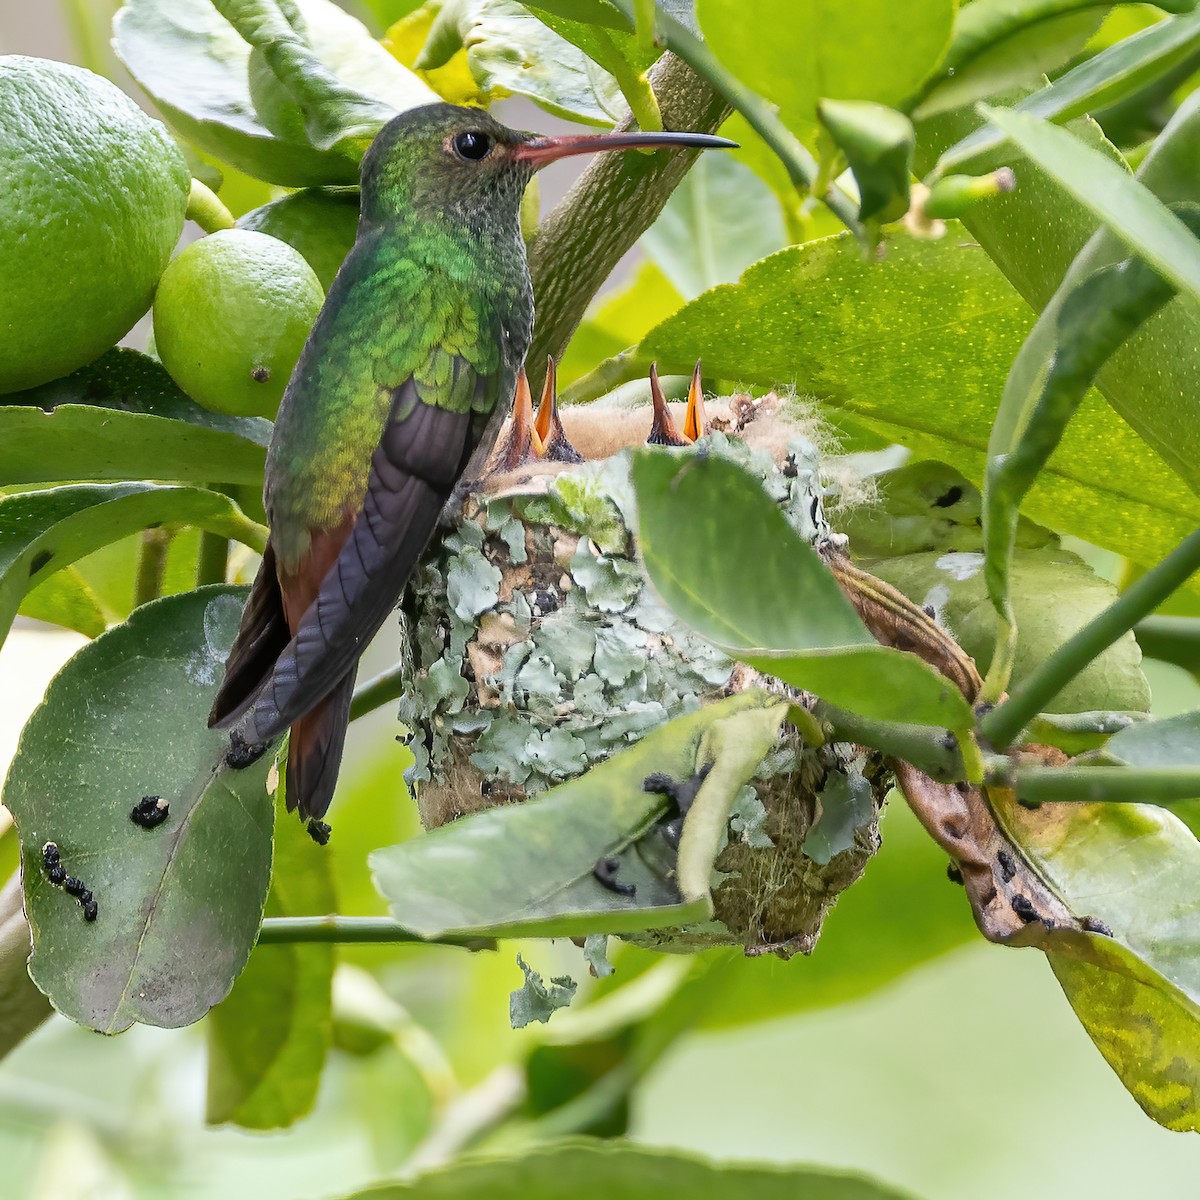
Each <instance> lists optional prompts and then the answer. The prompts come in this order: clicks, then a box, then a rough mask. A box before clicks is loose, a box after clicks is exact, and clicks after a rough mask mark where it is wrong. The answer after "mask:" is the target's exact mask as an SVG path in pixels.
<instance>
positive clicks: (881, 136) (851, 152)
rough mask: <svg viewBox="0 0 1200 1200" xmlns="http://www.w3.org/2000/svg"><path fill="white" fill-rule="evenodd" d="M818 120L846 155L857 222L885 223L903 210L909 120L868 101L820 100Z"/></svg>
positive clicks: (909, 155)
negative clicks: (854, 186)
mask: <svg viewBox="0 0 1200 1200" xmlns="http://www.w3.org/2000/svg"><path fill="white" fill-rule="evenodd" d="M817 113H818V116H819V117H820V119H821V124H822V125H823V126H824V127H825V129H826V130H827V131H828V133H829V135H830V137H832V138H833V140H834V142H835V144H836V145H837V147H838V149H839V150H841V152H842V153H843V154H844V155H845V156H846V161H847V162H848V163H849V164H850V170H851V171H852V172H853V174H854V181H855V183H857V184H858V195H859V209H858V218H859V220H860V221H878V222H880V223H886V222H888V221H895V220H898V219H899V218H900V217H902V216H904V214H905V213H906V212H907V211H908V199H909V175H910V174H911V172H912V156H913V141H914V136H915V135H914V134H913V127H912V122H911V121H910V120H909V119H908V118H907V117H906V116H905V115H904V114H903V113H899V112H897V111H896V110H895V109H894V108H888V107H887V106H886V105H884V104H875V103H873V102H871V101H869V100H822V101H821V102H820V103H819V104H818V105H817Z"/></svg>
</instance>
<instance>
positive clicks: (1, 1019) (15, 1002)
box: [0, 874, 53, 1058]
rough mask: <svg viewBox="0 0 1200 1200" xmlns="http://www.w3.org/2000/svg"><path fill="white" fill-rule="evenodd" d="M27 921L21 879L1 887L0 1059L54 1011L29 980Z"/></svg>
mask: <svg viewBox="0 0 1200 1200" xmlns="http://www.w3.org/2000/svg"><path fill="white" fill-rule="evenodd" d="M30 945H31V942H30V936H29V922H28V921H26V920H25V914H24V913H23V912H22V911H21V879H20V876H19V875H15V874H14V875H13V877H12V878H11V879H10V880H9V881H8V883H6V884H5V885H4V887H3V888H0V1058H3V1057H4V1056H5V1055H6V1054H8V1052H9V1051H10V1050H13V1049H14V1048H15V1047H17V1046H18V1045H20V1043H21V1042H23V1041H24V1040H25V1039H26V1038H27V1037H28V1036H29V1035H30V1034H31V1033H33V1031H34V1030H35V1029H37V1028H38V1026H39V1025H41V1024H42V1022H43V1021H45V1020H46V1018H47V1017H49V1016H50V1015H51V1012H52V1011H53V1010H52V1009H51V1008H50V1001H49V1000H47V999H46V997H45V996H43V995H42V993H41V992H39V991H38V989H37V988H36V987H35V986H34V982H33V980H32V979H30V978H29V971H28V968H27V966H26V964H27V963H28V961H29V949H30Z"/></svg>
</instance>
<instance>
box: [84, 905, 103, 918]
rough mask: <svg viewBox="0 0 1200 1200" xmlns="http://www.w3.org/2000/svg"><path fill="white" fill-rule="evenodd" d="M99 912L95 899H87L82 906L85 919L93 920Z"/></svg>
mask: <svg viewBox="0 0 1200 1200" xmlns="http://www.w3.org/2000/svg"><path fill="white" fill-rule="evenodd" d="M99 912H100V908H99V905H97V903H96V902H95V900H89V901H88V902H87V903H86V904H85V905H84V906H83V919H84V920H85V921H94V920H95V919H96V916H97V915H98V913H99Z"/></svg>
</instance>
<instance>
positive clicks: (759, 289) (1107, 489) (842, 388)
mask: <svg viewBox="0 0 1200 1200" xmlns="http://www.w3.org/2000/svg"><path fill="white" fill-rule="evenodd" d="M1021 193H1022V189H1018V192H1017V193H1014V194H1013V195H1012V196H1006V197H1004V198H1003V199H1002V200H998V201H995V202H993V203H989V204H984V205H980V206H979V208H986V209H989V210H990V209H992V208H993V207H995V208H1000V207H1003V206H1005V205H1008V204H1010V203H1011V202H1012V201H1013V199H1014V198H1015V197H1016V196H1018V195H1020V194H1021ZM1043 199H1044V200H1046V199H1047V198H1046V197H1045V196H1043ZM1047 202H1049V201H1048V200H1047ZM1022 203H1023V202H1022ZM1041 220H1042V218H1041V216H1039V215H1038V213H1036V212H1032V213H1030V214H1029V216H1028V222H1027V225H1026V228H1030V227H1033V228H1038V229H1039V230H1040V226H1039V225H1038V222H1039V221H1041ZM1046 221H1047V222H1049V221H1050V217H1047V218H1046ZM974 228H975V226H972V229H974ZM1051 232H1052V233H1056V234H1059V235H1061V236H1064V237H1066V238H1067V239H1068V240H1069V238H1070V236H1072V235H1071V234H1070V233H1069V232H1068V231H1064V230H1062V229H1060V228H1059V227H1057V226H1051ZM1003 234H1004V237H1006V238H1012V239H1013V242H1012V243H1011V244H1013V245H1015V244H1016V242H1015V239H1016V238H1017V236H1018V231H1017V230H1016V228H1015V227H1014V228H1011V229H1009V228H1007V227H1006V228H1005V229H1004V231H1003ZM1084 236H1086V234H1081V235H1080V242H1082V239H1083V237H1084ZM1021 252H1022V256H1023V257H1022V258H1021V260H1020V261H1021V262H1022V263H1033V262H1034V260H1035V259H1036V258H1037V257H1038V256H1041V257H1042V258H1044V259H1046V260H1049V261H1050V262H1051V265H1052V261H1053V259H1052V256H1053V255H1054V254H1057V253H1058V251H1057V250H1056V249H1055V248H1054V246H1053V244H1051V245H1046V244H1043V242H1042V241H1041V240H1040V237H1039V240H1038V241H1037V242H1034V243H1022V244H1021ZM1026 253H1028V254H1030V255H1031V256H1032V257H1030V258H1026V257H1024V255H1025V254H1026ZM1063 267H1064V269H1065V263H1064V264H1063ZM1051 290H1052V287H1051ZM1046 295H1049V291H1047V293H1046ZM1175 303H1177V302H1173V304H1172V307H1174V304H1175ZM1156 319H1161V315H1160V317H1159V318H1156ZM1029 322H1030V314H1029V310H1028V308H1027V307H1026V305H1025V303H1024V302H1023V301H1022V300H1021V298H1020V297H1019V296H1018V295H1016V294H1015V293H1014V291H1013V290H1012V288H1011V287H1010V286H1009V284H1008V283H1007V282H1006V281H1005V279H1004V278H1003V276H1002V275H1001V274H1000V272H999V271H998V270H997V269H996V267H995V266H994V265H993V264H992V263H991V262H990V261H989V260H988V256H987V255H986V254H984V253H983V252H982V251H981V250H980V249H979V248H978V247H976V246H971V245H968V244H964V240H963V238H962V237H961V235H959V234H956V233H955V232H954V230H953V229H952V230H951V232H950V234H949V235H948V236H947V237H946V238H944V239H943V240H942V241H940V242H926V241H917V240H915V239H907V240H904V241H897V242H895V243H892V244H891V245H889V248H888V255H887V258H886V259H885V260H884V261H883V262H882V263H867V262H864V261H863V257H862V254H861V253H860V252H859V250H858V248H857V246H856V245H855V243H854V242H853V239H851V238H850V237H849V236H848V235H843V236H841V237H834V238H825V239H822V240H820V241H817V242H811V243H808V244H806V245H803V246H794V247H790V248H789V249H787V250H783V251H781V252H780V253H778V254H774V255H772V256H771V257H770V258H768V259H764V260H763V261H762V262H759V263H756V264H755V265H754V266H753V267H751V268H750V269H749V270H748V271H747V272H746V274H745V275H744V276H743V277H742V279H741V280H740V281H739V282H738V283H737V284H736V285H726V286H723V287H718V288H715V289H714V290H712V291H711V292H708V293H706V294H705V295H703V296H700V297H698V298H697V299H696V300H693V301H692V302H691V303H690V304H688V305H686V306H685V307H684V308H683V309H681V310H680V311H679V312H678V313H676V314H675V315H674V316H672V317H670V318H669V319H668V320H666V321H664V322H663V323H662V324H661V325H659V326H658V327H657V328H656V329H654V330H653V331H651V333H650V334H648V335H647V336H646V338H645V339H644V340H643V341H642V343H641V345H640V346H639V347H638V352H637V358H638V360H639V362H641V361H649V360H651V359H657V360H658V364H659V369H660V370H661V371H662V372H663V373H664V374H666V373H685V372H690V370H691V368H692V364H693V363H694V362H695V361H696V359H697V358H698V357H700V356H703V359H704V368H705V371H706V372H707V373H708V374H710V375H711V376H713V377H715V378H722V379H737V380H740V381H742V383H743V384H748V385H757V386H761V387H767V388H770V387H779V386H786V385H787V384H789V383H792V382H793V381H794V385H795V386H796V387H797V388H798V389H799V390H800V391H801V392H802V393H807V394H810V395H814V396H817V397H819V398H820V399H821V401H822V406H823V410H824V411H825V412H826V413H828V414H830V415H832V416H834V417H836V419H838V420H844V421H848V422H849V423H850V424H851V425H852V427H858V428H865V429H867V430H869V431H871V432H873V433H876V434H878V435H880V436H881V437H883V438H885V439H887V440H889V441H896V442H900V443H902V444H904V445H906V446H909V447H910V448H911V449H912V450H913V452H914V453H915V454H916V455H918V456H921V457H927V458H934V459H940V460H942V461H946V462H953V463H954V464H955V465H956V466H957V467H958V468H959V470H961V471H962V472H963V474H965V475H966V476H967V477H968V478H970V479H971V480H972V481H973V482H974V483H976V484H977V485H978V484H980V483H981V482H982V479H983V473H984V465H985V447H986V446H987V441H988V437H989V434H990V431H991V427H992V420H993V417H994V416H995V410H996V402H997V401H996V397H997V394H998V391H999V388H1000V382H999V381H1000V380H1001V379H1003V378H1004V376H1005V374H1006V373H1007V371H1008V369H1009V366H1010V365H1011V363H1012V361H1013V359H1014V358H1015V357H1016V355H1017V353H1018V351H1019V349H1020V347H1021V344H1022V341H1023V339H1024V337H1025V335H1026V333H1027V331H1028V329H1029ZM1181 344H1185V345H1186V344H1190V343H1181ZM831 346H836V347H837V353H836V354H833V353H831V352H830V349H829V347H831ZM1176 357H1177V358H1179V357H1184V356H1179V355H1176ZM1130 383H1131V385H1132V379H1131V380H1130ZM1147 386H1149V385H1147ZM1197 386H1198V387H1200V383H1198V385H1197ZM1158 394H1159V393H1158V390H1157V388H1156V390H1155V395H1158ZM1184 394H1186V393H1184ZM1192 425H1193V426H1194V422H1193V423H1192ZM1190 428H1191V427H1189V428H1188V429H1185V428H1182V427H1180V428H1177V430H1176V436H1177V437H1178V438H1179V439H1181V440H1183V439H1188V438H1189V432H1190ZM1189 440H1190V439H1189ZM1196 461H1200V446H1198V447H1197V450H1196ZM1024 511H1025V512H1026V513H1027V514H1028V515H1029V516H1030V517H1032V518H1034V519H1035V520H1041V521H1044V522H1045V523H1046V524H1049V525H1052V526H1053V527H1054V528H1055V529H1057V530H1059V531H1061V532H1063V533H1071V534H1075V535H1077V536H1079V537H1081V538H1084V539H1085V540H1087V541H1090V542H1092V543H1094V544H1095V545H1098V546H1104V547H1107V548H1108V549H1112V550H1115V551H1117V553H1119V554H1123V555H1126V556H1127V557H1129V558H1131V559H1132V560H1133V561H1135V562H1138V563H1145V564H1147V565H1152V564H1154V563H1156V562H1158V561H1159V559H1161V558H1162V557H1163V556H1164V555H1166V554H1167V553H1168V552H1169V551H1170V550H1171V549H1173V548H1174V546H1175V545H1176V544H1177V542H1179V541H1180V540H1181V539H1182V538H1184V537H1186V536H1187V534H1188V533H1190V532H1191V531H1192V530H1193V529H1194V528H1195V526H1196V524H1197V521H1198V520H1200V501H1198V500H1197V498H1196V496H1195V494H1194V493H1193V492H1192V491H1191V489H1189V488H1188V487H1187V486H1186V485H1185V484H1184V482H1183V481H1182V480H1181V479H1179V478H1178V477H1177V476H1176V475H1175V474H1174V473H1173V472H1172V471H1171V469H1170V468H1169V467H1168V466H1167V465H1166V463H1164V462H1163V461H1162V460H1161V459H1160V458H1159V457H1158V455H1157V454H1155V453H1154V451H1153V450H1151V449H1150V447H1149V446H1147V445H1146V443H1145V442H1144V441H1143V440H1142V439H1141V438H1139V437H1138V436H1137V435H1136V434H1135V433H1134V432H1133V431H1132V430H1131V429H1130V428H1129V427H1128V426H1127V425H1125V424H1124V423H1122V422H1115V421H1113V419H1112V415H1111V413H1110V411H1109V409H1108V405H1106V404H1105V403H1104V401H1103V399H1102V398H1101V397H1100V396H1099V395H1098V394H1096V393H1095V392H1092V393H1089V395H1088V397H1087V398H1086V399H1085V400H1084V403H1083V404H1082V406H1081V407H1080V409H1079V411H1078V412H1077V413H1076V415H1075V418H1074V419H1073V420H1072V422H1071V424H1070V425H1068V427H1067V432H1066V436H1065V437H1064V438H1063V441H1062V444H1061V446H1060V447H1059V450H1058V451H1057V452H1056V453H1055V455H1054V456H1053V457H1052V458H1051V460H1050V464H1049V466H1048V468H1047V470H1045V471H1043V472H1042V474H1041V476H1040V478H1039V480H1038V482H1037V484H1036V485H1035V487H1034V489H1033V491H1032V492H1031V493H1030V494H1029V496H1028V498H1027V499H1026V502H1025V505H1024Z"/></svg>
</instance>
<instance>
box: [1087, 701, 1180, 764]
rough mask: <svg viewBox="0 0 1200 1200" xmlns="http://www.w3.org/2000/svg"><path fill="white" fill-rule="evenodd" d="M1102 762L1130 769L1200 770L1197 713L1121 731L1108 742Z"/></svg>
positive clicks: (1147, 722)
mask: <svg viewBox="0 0 1200 1200" xmlns="http://www.w3.org/2000/svg"><path fill="white" fill-rule="evenodd" d="M1104 758H1105V759H1106V760H1112V761H1115V762H1121V763H1126V764H1128V765H1129V766H1131V767H1197V766H1200V712H1185V713H1180V714H1179V715H1178V716H1174V717H1164V718H1163V719H1162V720H1160V721H1145V722H1143V723H1141V724H1138V725H1132V726H1130V727H1129V728H1128V729H1123V730H1121V732H1120V733H1117V734H1114V735H1113V736H1112V737H1111V738H1109V739H1108V741H1107V743H1106V744H1105V746H1104Z"/></svg>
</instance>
